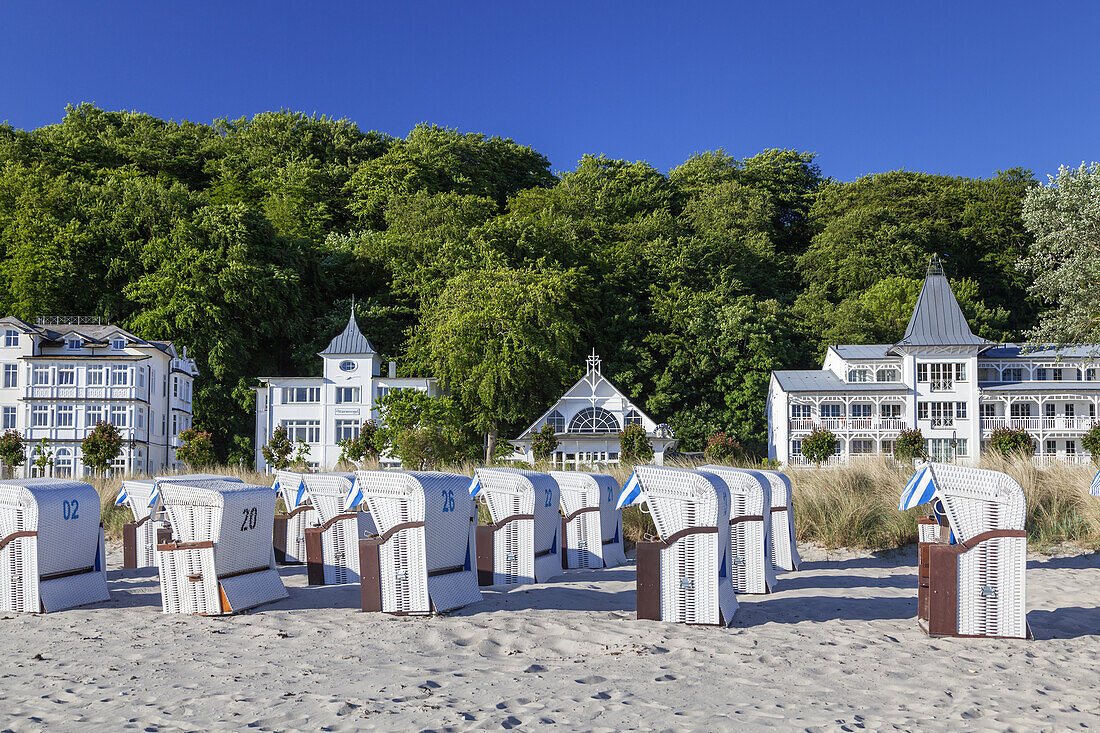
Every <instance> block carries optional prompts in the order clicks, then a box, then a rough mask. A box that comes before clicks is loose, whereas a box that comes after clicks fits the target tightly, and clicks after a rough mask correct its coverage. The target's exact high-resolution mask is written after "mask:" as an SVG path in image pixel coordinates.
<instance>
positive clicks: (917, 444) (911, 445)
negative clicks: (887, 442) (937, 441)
mask: <svg viewBox="0 0 1100 733" xmlns="http://www.w3.org/2000/svg"><path fill="white" fill-rule="evenodd" d="M894 458H896V459H898V460H899V461H912V460H914V459H917V458H919V459H920V460H922V461H926V460H928V444H927V443H926V442H925V441H924V433H922V432H921V431H920V428H911V429H909V430H902V431H901V432H900V433H898V439H897V442H895V443H894Z"/></svg>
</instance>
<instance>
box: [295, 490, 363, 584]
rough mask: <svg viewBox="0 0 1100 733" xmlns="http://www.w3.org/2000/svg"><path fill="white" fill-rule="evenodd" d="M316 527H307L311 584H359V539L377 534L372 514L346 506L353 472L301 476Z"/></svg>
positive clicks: (307, 555) (309, 579)
mask: <svg viewBox="0 0 1100 733" xmlns="http://www.w3.org/2000/svg"><path fill="white" fill-rule="evenodd" d="M301 476H302V481H303V483H304V485H305V492H306V497H307V499H308V501H309V503H310V504H312V505H313V509H314V510H315V512H316V514H315V524H314V525H313V526H309V527H306V530H305V536H306V568H307V579H308V582H309V584H310V585H339V584H341V583H358V582H359V540H361V539H364V538H365V537H368V536H370V535H372V534H374V533H375V532H376V529H375V526H374V522H373V521H372V520H371V515H370V514H368V513H366V512H360V511H352V507H351V506H349V505H348V504H347V501H348V497H349V493H350V491H351V488H352V484H353V483H354V481H355V474H353V473H305V474H301Z"/></svg>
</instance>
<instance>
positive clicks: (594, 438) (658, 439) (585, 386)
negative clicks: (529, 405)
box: [510, 352, 677, 468]
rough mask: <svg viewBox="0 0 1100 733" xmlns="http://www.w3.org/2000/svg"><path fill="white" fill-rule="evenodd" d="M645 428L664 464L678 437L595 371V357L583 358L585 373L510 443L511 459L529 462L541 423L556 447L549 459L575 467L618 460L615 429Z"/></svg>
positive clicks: (657, 459) (597, 368) (656, 456)
mask: <svg viewBox="0 0 1100 733" xmlns="http://www.w3.org/2000/svg"><path fill="white" fill-rule="evenodd" d="M631 424H637V425H641V426H642V427H644V428H645V431H646V435H647V436H648V437H649V442H650V444H651V445H652V446H653V452H654V461H655V462H657V463H664V460H665V455H666V454H667V453H669V452H671V451H673V450H675V449H676V445H677V440H676V437H675V435H673V432H672V429H671V428H669V426H668V425H664V424H658V423H657V422H656V421H654V420H653V419H652V418H650V417H649V416H648V415H646V414H645V413H644V412H642V411H641V410H640V409H639V408H638V407H637V406H635V405H634V403H632V402H631V401H630V400H629V399H627V397H626V395H624V394H623V393H622V392H620V391H619V389H618V388H617V387H616V386H615V385H613V384H612V383H611V382H610V381H608V379H607V377H605V376H603V374H602V373H601V371H600V357H598V356H597V355H596V353H595V352H593V353H592V356H590V357H588V372H587V373H586V374H585V375H584V376H583V377H582V378H581V379H580V380H579V381H578V382H577V383H576V384H574V385H573V386H572V387H570V388H569V390H568V391H566V393H565V394H564V395H562V397H561V399H559V400H558V401H557V402H556V403H554V406H553V407H551V408H550V409H549V410H547V411H546V412H545V413H543V414H542V415H541V416H540V417H539V419H538V420H536V421H535V422H533V423H532V424H531V426H530V427H528V428H527V429H526V430H524V431H523V432H522V433H521V434H520V435H519V437H517V438H516V439H515V440H512V441H510V442H511V443H512V445H513V446H515V448H516V452H515V453H514V454H513V455H512V456H510V458H511V459H512V460H517V461H526V462H528V463H531V462H533V461H534V459H535V456H534V453H532V451H531V445H532V442H533V438H534V434H535V433H536V432H537V431H539V430H541V429H542V427H543V426H544V425H552V426H553V427H554V435H555V437H556V438H557V439H558V447H557V449H556V450H555V451H554V454H553V457H552V460H551V462H552V463H553V465H555V466H557V467H561V468H578V467H580V466H591V465H600V464H610V465H614V464H617V463H618V462H619V431H620V430H622V429H623V428H624V427H626V426H627V425H631Z"/></svg>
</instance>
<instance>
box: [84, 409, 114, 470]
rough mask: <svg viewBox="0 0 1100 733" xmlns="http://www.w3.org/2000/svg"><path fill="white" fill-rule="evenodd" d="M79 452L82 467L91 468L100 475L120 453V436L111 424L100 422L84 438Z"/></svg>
mask: <svg viewBox="0 0 1100 733" xmlns="http://www.w3.org/2000/svg"><path fill="white" fill-rule="evenodd" d="M80 450H81V453H82V454H83V456H84V465H85V466H91V467H92V469H93V470H94V471H96V473H102V472H104V471H106V470H107V469H108V468H110V466H111V462H112V461H114V460H115V459H116V458H118V456H119V454H121V453H122V434H121V433H119V431H118V428H117V427H115V426H114V425H113V424H111V423H109V422H103V421H102V420H101V421H99V422H97V423H96V424H95V427H94V428H92V431H91V432H90V433H88V435H87V436H85V438H84V440H83V442H81V444H80Z"/></svg>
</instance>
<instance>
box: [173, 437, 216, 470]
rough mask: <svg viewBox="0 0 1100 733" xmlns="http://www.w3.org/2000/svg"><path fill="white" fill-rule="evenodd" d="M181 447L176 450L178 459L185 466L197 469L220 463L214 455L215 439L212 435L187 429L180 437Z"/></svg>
mask: <svg viewBox="0 0 1100 733" xmlns="http://www.w3.org/2000/svg"><path fill="white" fill-rule="evenodd" d="M179 439H180V446H179V447H178V448H176V458H177V459H178V460H179V461H181V462H183V464H184V465H186V466H188V467H191V468H195V467H200V466H212V465H214V464H215V463H217V462H218V457H217V455H216V454H215V453H214V439H213V437H212V436H211V435H210V433H208V432H206V431H205V430H199V429H197V428H193V427H191V428H187V429H186V430H184V431H183V432H182V433H180V435H179Z"/></svg>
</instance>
